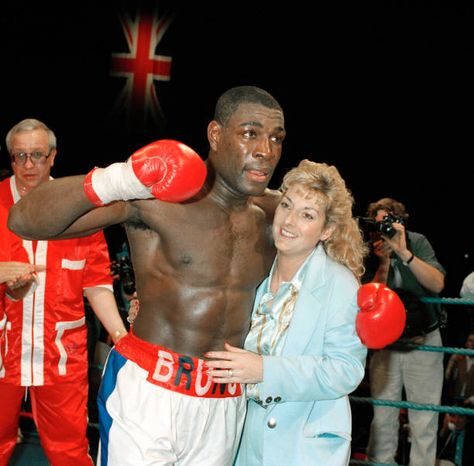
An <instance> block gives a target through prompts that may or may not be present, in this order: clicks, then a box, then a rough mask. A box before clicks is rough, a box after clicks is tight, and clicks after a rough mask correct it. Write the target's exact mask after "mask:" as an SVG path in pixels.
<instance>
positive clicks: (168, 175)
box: [84, 139, 206, 206]
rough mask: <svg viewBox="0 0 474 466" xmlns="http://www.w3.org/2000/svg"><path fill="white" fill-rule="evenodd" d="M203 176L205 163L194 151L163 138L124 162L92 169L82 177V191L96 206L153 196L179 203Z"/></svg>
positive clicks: (189, 195)
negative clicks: (83, 178)
mask: <svg viewBox="0 0 474 466" xmlns="http://www.w3.org/2000/svg"><path fill="white" fill-rule="evenodd" d="M205 179H206V165H205V164H204V162H203V161H202V159H201V157H199V155H198V154H197V153H196V152H194V151H193V150H192V149H191V148H190V147H188V146H186V145H185V144H183V143H181V142H178V141H174V140H171V139H163V140H160V141H155V142H153V143H151V144H148V145H147V146H145V147H143V148H141V149H139V150H138V151H136V152H135V153H134V154H133V155H132V156H130V158H129V159H128V160H127V161H126V162H125V163H114V164H112V165H110V166H108V167H106V168H95V169H94V170H92V171H91V172H89V173H88V174H87V176H86V178H85V180H84V191H85V193H86V194H87V197H88V198H89V199H90V200H91V202H92V203H94V204H95V205H97V206H100V205H104V204H108V203H109V202H112V201H117V200H128V199H149V198H153V197H156V198H157V199H160V200H162V201H169V202H180V201H184V200H185V199H188V198H190V197H192V196H194V195H195V194H196V193H198V192H199V190H200V189H201V187H202V185H203V183H204V180H205Z"/></svg>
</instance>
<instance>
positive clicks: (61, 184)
mask: <svg viewBox="0 0 474 466" xmlns="http://www.w3.org/2000/svg"><path fill="white" fill-rule="evenodd" d="M84 178H85V176H84V175H79V176H72V177H65V178H58V179H55V180H51V181H49V182H47V183H43V184H41V185H40V186H38V187H37V188H35V189H34V190H33V191H31V192H30V193H29V194H28V195H27V196H25V197H23V198H22V199H20V200H19V201H18V202H17V203H16V204H14V205H13V206H12V207H11V209H10V214H9V218H8V227H9V228H10V229H11V230H12V231H13V232H14V233H16V234H18V235H20V236H22V237H24V238H27V239H57V238H71V237H77V236H84V235H88V234H90V233H93V232H95V231H98V230H100V229H102V228H105V227H106V226H109V225H113V224H116V223H121V222H123V221H125V220H127V219H128V218H129V217H130V216H131V215H132V214H131V212H132V207H131V206H130V205H126V203H124V202H118V203H114V204H111V205H109V206H105V207H100V208H95V206H94V204H93V203H92V202H91V201H90V200H89V198H88V197H87V195H86V194H85V192H84V187H83V184H84Z"/></svg>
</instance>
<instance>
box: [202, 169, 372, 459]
mask: <svg viewBox="0 0 474 466" xmlns="http://www.w3.org/2000/svg"><path fill="white" fill-rule="evenodd" d="M281 191H282V198H281V201H280V203H279V205H278V207H277V209H276V212H275V217H274V221H273V229H272V231H273V237H274V242H275V246H276V248H277V255H276V258H275V260H274V263H273V266H272V269H271V272H270V275H269V276H268V277H267V278H266V279H265V280H264V281H263V283H262V284H261V285H260V286H259V288H258V291H257V296H256V300H255V303H254V309H253V313H252V322H251V329H250V332H249V334H248V336H247V339H246V342H245V350H242V349H239V348H236V347H234V346H231V345H226V350H227V351H210V352H208V353H207V354H206V356H207V357H208V358H209V359H210V360H209V361H208V362H207V367H208V368H209V369H208V373H209V374H210V375H211V376H212V378H213V380H214V381H215V382H221V383H232V382H233V383H247V384H248V385H247V398H248V407H247V417H246V421H245V426H244V431H243V436H242V440H241V444H240V448H239V451H238V455H237V458H236V461H235V464H236V465H239V466H240V465H243V466H248V465H253V466H255V465H271V466H278V465H282V466H283V465H284V466H287V465H289V464H291V465H292V466H297V465H308V464H318V465H325V466H330V465H337V466H341V465H347V464H348V463H349V458H350V444H351V411H350V405H349V400H348V396H347V395H348V394H349V393H351V392H352V391H353V390H354V389H355V388H356V387H357V386H358V385H359V383H360V381H361V380H362V378H363V376H364V368H365V358H366V354H367V350H366V347H365V346H364V345H363V344H362V343H361V341H360V339H359V337H358V336H357V333H356V328H355V321H356V315H357V312H358V307H357V291H358V289H359V283H360V277H361V275H362V273H363V270H364V269H363V258H364V255H365V247H364V244H363V240H362V237H361V233H360V231H359V228H358V226H357V223H356V221H355V220H354V218H353V216H352V206H353V198H352V195H351V194H350V192H349V191H348V189H347V188H346V185H345V182H344V180H343V179H342V177H341V176H340V174H339V172H338V170H337V169H336V168H335V167H333V166H329V165H327V164H324V163H315V162H311V161H309V160H303V161H302V162H300V164H299V165H298V166H297V167H296V168H294V169H292V170H290V171H289V172H288V173H287V174H286V176H285V177H284V179H283V184H282V187H281Z"/></svg>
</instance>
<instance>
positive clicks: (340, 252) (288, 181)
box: [280, 159, 367, 281]
mask: <svg viewBox="0 0 474 466" xmlns="http://www.w3.org/2000/svg"><path fill="white" fill-rule="evenodd" d="M295 184H297V185H299V187H300V188H301V189H302V190H303V191H304V192H307V193H317V194H319V195H320V197H321V198H322V199H323V200H324V204H325V206H324V207H325V215H326V221H325V227H326V228H327V227H331V228H332V229H333V233H332V235H331V236H330V237H329V238H328V239H327V240H326V241H324V242H323V246H324V249H325V251H326V253H327V254H328V256H329V257H331V258H332V259H334V260H335V261H337V262H339V263H340V264H342V265H345V266H346V267H348V268H349V269H350V270H351V271H352V273H353V274H354V275H355V276H356V278H357V279H358V280H359V281H360V278H361V277H362V275H363V274H364V271H365V269H364V257H365V256H366V254H367V246H366V245H365V244H364V241H363V238H362V234H361V232H360V229H359V225H358V223H357V221H356V220H355V219H354V217H353V216H352V208H353V205H354V198H353V197H352V194H351V192H350V191H349V190H348V189H347V187H346V183H345V181H344V179H343V178H342V177H341V175H340V174H339V171H338V170H337V168H336V167H334V166H332V165H328V164H326V163H316V162H312V161H311V160H308V159H304V160H302V161H301V162H300V163H299V164H298V166H297V167H295V168H293V169H291V170H290V171H289V172H288V173H287V174H286V175H285V176H284V178H283V182H282V184H281V187H280V191H282V192H285V191H287V190H288V188H290V187H291V186H293V185H295Z"/></svg>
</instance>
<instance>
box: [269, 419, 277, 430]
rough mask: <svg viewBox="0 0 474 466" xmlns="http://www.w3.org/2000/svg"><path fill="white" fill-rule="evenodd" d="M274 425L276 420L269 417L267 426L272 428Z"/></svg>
mask: <svg viewBox="0 0 474 466" xmlns="http://www.w3.org/2000/svg"><path fill="white" fill-rule="evenodd" d="M276 425H277V421H276V419H275V418H274V417H271V418H270V419H269V420H268V422H267V426H268V427H270V429H274V428H275V427H276Z"/></svg>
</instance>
